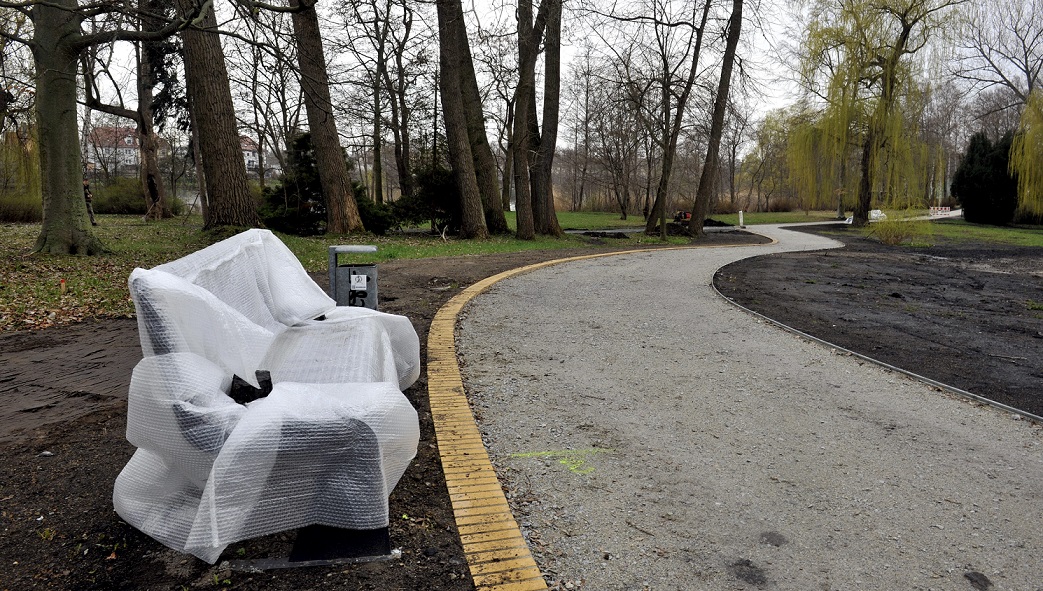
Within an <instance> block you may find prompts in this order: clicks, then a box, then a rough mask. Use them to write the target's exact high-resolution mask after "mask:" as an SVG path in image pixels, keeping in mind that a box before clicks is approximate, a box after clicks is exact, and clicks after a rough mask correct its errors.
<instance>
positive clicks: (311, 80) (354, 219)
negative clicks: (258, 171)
mask: <svg viewBox="0 0 1043 591" xmlns="http://www.w3.org/2000/svg"><path fill="white" fill-rule="evenodd" d="M290 6H291V8H293V9H294V11H293V31H294V39H295V40H296V42H297V59H298V63H299V66H300V74H301V87H302V88H303V89H304V106H305V110H306V111H307V113H308V129H309V130H310V131H311V139H312V145H313V146H314V149H315V161H316V166H317V167H318V170H319V182H320V183H321V185H322V193H323V195H324V196H325V198H326V216H327V222H326V231H327V232H329V233H331V234H347V233H350V232H359V231H362V230H364V228H363V226H362V218H361V217H360V216H359V210H358V204H357V203H356V202H355V196H354V194H353V193H352V190H351V179H350V178H349V177H348V168H347V165H346V164H345V163H344V155H343V152H342V150H341V146H340V136H339V135H337V122H336V119H335V118H334V114H333V101H331V100H330V77H329V73H328V71H327V69H326V56H325V55H324V54H323V49H322V37H321V34H320V31H319V17H318V14H317V13H316V12H315V3H314V2H313V1H311V2H309V1H308V0H305V1H304V2H302V1H301V0H290Z"/></svg>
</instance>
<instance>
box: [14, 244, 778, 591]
mask: <svg viewBox="0 0 1043 591" xmlns="http://www.w3.org/2000/svg"><path fill="white" fill-rule="evenodd" d="M595 241H596V242H598V243H601V245H602V248H601V249H599V252H600V251H607V250H612V247H611V246H610V245H611V241H610V240H601V239H595ZM761 241H763V239H762V238H761V237H759V236H754V235H751V234H747V233H743V232H728V233H720V234H709V235H708V236H707V238H706V239H705V241H704V242H706V243H707V244H743V243H751V242H761ZM583 252H585V251H580V252H575V251H562V250H551V251H530V252H519V253H511V254H504V255H493V256H480V257H455V258H435V259H422V260H402V261H392V262H389V263H382V264H381V265H380V296H381V301H380V308H381V310H383V311H385V312H391V313H396V314H403V315H405V316H408V317H409V318H410V320H411V321H412V322H413V325H414V327H415V328H416V330H417V333H418V334H419V335H420V340H421V343H422V344H423V343H426V340H427V332H428V328H429V326H430V323H431V319H432V318H433V317H434V315H435V312H437V311H438V309H439V308H440V307H441V306H442V304H444V303H445V302H446V301H448V300H449V298H451V297H452V296H453V295H455V293H456V292H458V291H459V289H460V288H462V287H466V286H468V285H470V284H471V283H474V282H475V281H478V280H480V279H484V278H485V277H488V276H490V275H493V274H496V273H499V272H501V271H505V270H507V269H513V268H515V267H519V266H523V265H528V264H531V263H535V262H540V261H545V260H550V259H556V258H562V257H567V256H572V255H574V254H583ZM313 277H314V279H315V280H316V282H318V283H319V284H320V285H322V286H323V287H325V285H326V282H327V277H326V275H324V274H316V275H314V276H313ZM424 357H426V351H425V348H424V347H423V346H422V347H421V358H422V361H423V358H424ZM140 359H141V349H140V347H139V345H138V332H137V324H136V321H135V320H133V319H125V318H124V319H98V320H93V321H89V322H85V323H82V324H78V325H73V326H69V327H63V328H51V329H46V330H42V331H37V332H30V331H24V332H9V333H0V368H2V369H0V397H2V398H0V399H2V400H3V402H4V404H3V405H0V457H2V458H3V459H4V461H3V462H2V465H0V590H3V591H24V590H30V589H55V590H66V589H69V590H99V591H101V590H104V591H115V590H121V589H126V590H135V591H138V590H166V589H172V590H181V589H186V588H187V589H196V588H201V589H211V588H228V589H265V590H273V591H280V590H294V591H297V590H301V589H353V590H354V589H360V590H361V589H381V590H419V589H439V590H446V591H453V590H467V589H473V588H474V587H473V584H472V582H471V580H470V577H469V574H468V570H467V566H466V563H465V561H464V558H463V552H462V549H461V547H460V543H459V537H458V536H457V534H456V528H455V524H454V521H453V514H452V510H451V506H450V502H449V496H448V493H447V492H446V488H445V482H444V477H443V474H442V468H441V464H440V462H439V459H438V449H437V444H436V441H435V438H434V429H433V426H432V423H431V413H430V410H429V406H428V401H427V382H426V375H422V376H421V379H420V380H419V381H418V382H417V383H416V384H415V385H413V386H412V387H411V388H410V389H409V390H407V391H406V395H407V396H408V397H409V399H410V401H411V402H412V403H413V405H414V406H415V407H416V408H417V411H418V413H419V416H420V429H421V439H420V446H419V449H418V452H417V457H416V459H415V460H414V462H413V464H412V465H411V466H410V468H409V469H408V470H407V471H406V473H405V475H404V476H403V477H402V480H401V481H400V482H399V484H398V486H397V487H396V488H395V490H394V492H393V493H392V495H391V527H390V533H391V542H392V545H393V546H394V547H397V548H401V549H402V554H403V556H402V559H401V560H398V561H393V562H378V563H370V564H361V565H350V566H340V567H314V568H300V569H287V570H281V571H268V572H265V573H260V574H255V573H244V572H232V571H229V570H228V569H227V568H222V566H221V561H219V562H218V564H217V565H215V566H211V565H208V564H206V563H204V562H202V561H200V560H197V559H196V558H194V557H192V556H188V555H183V554H180V553H177V552H174V551H173V550H169V549H167V548H166V547H164V546H162V545H161V544H159V543H158V542H156V541H154V540H152V539H151V538H149V537H148V536H145V535H144V534H142V533H140V532H138V531H137V530H135V529H134V528H132V527H130V526H129V525H127V524H126V523H124V522H123V521H122V520H121V519H120V518H119V516H118V515H116V513H115V512H114V511H113V509H112V483H113V482H114V481H115V479H116V475H117V474H119V471H120V470H121V469H122V468H123V466H124V464H126V462H127V460H129V459H130V456H131V455H132V454H133V452H134V447H133V446H131V445H130V444H129V443H128V442H127V441H126V439H125V437H124V435H125V429H126V395H127V389H128V387H129V383H130V375H131V370H132V369H133V367H134V365H135V364H137V362H138V361H139V360H140ZM293 537H294V536H293V533H292V532H290V533H286V534H278V535H273V536H269V537H266V538H261V539H256V540H251V541H248V542H245V543H241V544H235V545H233V546H231V547H230V548H229V549H228V550H226V552H225V554H224V555H223V556H222V560H224V559H260V558H268V557H284V556H286V555H288V553H289V547H290V545H291V544H292V541H293Z"/></svg>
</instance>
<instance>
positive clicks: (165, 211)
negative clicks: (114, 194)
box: [137, 43, 171, 220]
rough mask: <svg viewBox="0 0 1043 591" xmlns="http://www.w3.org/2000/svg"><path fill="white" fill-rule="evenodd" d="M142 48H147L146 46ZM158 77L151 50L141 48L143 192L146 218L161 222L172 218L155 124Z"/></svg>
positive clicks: (140, 172)
mask: <svg viewBox="0 0 1043 591" xmlns="http://www.w3.org/2000/svg"><path fill="white" fill-rule="evenodd" d="M142 45H143V46H144V45H146V44H145V43H142ZM155 86H156V84H155V73H154V72H153V71H152V63H151V62H150V61H149V54H148V49H147V48H146V47H139V48H138V110H137V115H138V117H137V124H138V144H139V146H140V152H141V169H140V170H139V176H140V178H141V190H142V193H144V195H145V197H146V199H147V203H146V204H145V207H146V208H147V209H146V212H147V214H146V217H150V218H151V219H154V220H158V219H161V218H168V217H170V216H171V213H170V204H169V202H168V201H167V189H166V186H165V185H164V183H163V182H162V179H163V173H161V172H160V170H159V136H158V135H156V126H155V125H153V123H152V119H153V116H152V89H153V88H155Z"/></svg>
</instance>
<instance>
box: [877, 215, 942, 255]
mask: <svg viewBox="0 0 1043 591" xmlns="http://www.w3.org/2000/svg"><path fill="white" fill-rule="evenodd" d="M920 213H922V212H918V211H915V210H909V211H907V212H895V213H891V214H890V215H888V216H887V217H886V218H884V219H882V220H879V221H876V222H873V223H872V224H870V225H869V226H867V228H866V232H867V234H868V235H875V236H876V237H877V239H878V240H879V241H880V242H882V243H884V244H887V245H889V246H898V245H899V244H905V243H907V242H908V243H910V244H913V245H928V244H931V243H932V242H933V241H934V228H933V227H932V226H931V222H930V220H925V219H923V218H922V217H920V215H919V214H920Z"/></svg>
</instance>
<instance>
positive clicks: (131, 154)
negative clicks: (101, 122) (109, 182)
mask: <svg viewBox="0 0 1043 591" xmlns="http://www.w3.org/2000/svg"><path fill="white" fill-rule="evenodd" d="M85 140H86V141H85V142H84V144H85V149H84V153H83V160H84V163H85V164H86V166H87V169H88V170H93V171H103V172H107V173H109V174H113V175H119V174H124V175H127V176H134V175H136V174H137V172H138V165H139V164H141V153H140V146H139V144H138V132H137V130H136V129H135V128H133V127H101V126H99V127H95V128H93V129H91V130H90V131H89V132H88V133H87V137H86V138H85Z"/></svg>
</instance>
